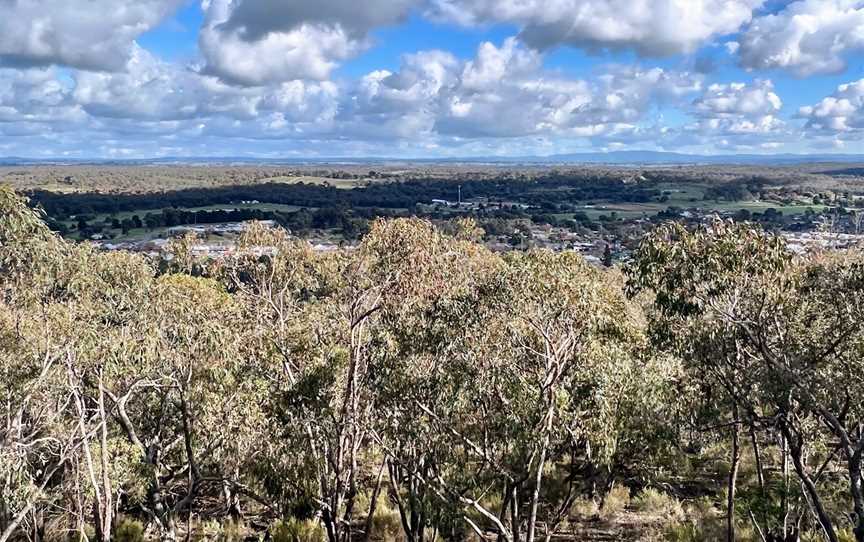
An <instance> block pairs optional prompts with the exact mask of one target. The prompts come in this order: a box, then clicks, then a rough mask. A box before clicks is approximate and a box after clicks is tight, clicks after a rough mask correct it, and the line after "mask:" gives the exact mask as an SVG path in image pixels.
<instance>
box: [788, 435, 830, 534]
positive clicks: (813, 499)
mask: <svg viewBox="0 0 864 542" xmlns="http://www.w3.org/2000/svg"><path fill="white" fill-rule="evenodd" d="M780 428H781V430H782V431H783V434H784V436H785V437H786V442H787V444H788V445H789V453H790V455H791V456H792V464H793V465H794V466H795V472H796V473H797V474H798V477H799V478H800V479H801V483H802V484H803V485H804V490H805V491H806V492H807V496H808V497H809V498H810V504H811V505H812V507H813V512H814V513H815V514H816V519H817V520H818V521H819V525H821V527H822V530H823V531H825V536H826V537H827V538H828V540H829V542H839V540H838V538H837V532H836V531H835V530H834V525H833V524H832V523H831V518H830V517H828V513H827V512H826V511H825V507H824V506H823V505H822V499H820V498H819V493H818V492H817V491H816V484H814V483H813V479H812V478H810V475H808V474H807V468H806V466H805V465H804V462H803V460H802V455H803V454H802V449H801V443H800V442H798V441H797V440H796V439H795V438H793V436H792V432H791V431H790V429H789V428H788V427H787V426H786V424H785V423H781V424H780Z"/></svg>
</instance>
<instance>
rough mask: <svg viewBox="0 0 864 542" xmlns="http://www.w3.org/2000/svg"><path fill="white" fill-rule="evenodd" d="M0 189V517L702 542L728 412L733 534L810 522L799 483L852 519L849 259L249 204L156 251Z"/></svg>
mask: <svg viewBox="0 0 864 542" xmlns="http://www.w3.org/2000/svg"><path fill="white" fill-rule="evenodd" d="M0 209H2V210H3V211H5V213H4V214H2V215H0V240H3V243H0V256H2V261H0V292H2V294H3V295H2V296H0V382H2V385H0V394H2V397H0V399H2V401H0V405H2V407H0V408H2V409H3V410H2V417H3V419H4V420H7V422H6V424H5V425H4V427H3V428H0V443H2V446H0V475H2V476H0V480H2V482H0V500H2V503H3V505H4V508H3V510H0V513H3V514H7V516H8V517H12V518H15V517H16V514H17V515H21V514H24V512H25V511H27V510H28V509H29V510H31V511H30V512H28V514H29V515H27V521H35V518H39V517H45V520H46V522H47V523H49V524H50V525H64V526H69V525H71V526H73V528H74V529H76V530H83V529H86V528H87V527H86V526H87V525H97V524H99V525H104V524H110V523H111V517H110V516H111V514H112V513H113V512H114V511H119V512H120V513H121V514H123V517H124V519H123V520H122V521H121V522H120V523H119V527H118V529H117V532H116V533H115V538H116V539H117V540H140V539H141V538H142V537H143V536H144V532H147V533H148V535H150V534H151V533H152V535H153V536H155V537H160V538H163V539H171V538H174V539H176V538H178V537H179V536H181V535H182V532H183V529H184V527H183V525H184V524H185V522H186V520H190V521H191V524H192V525H193V527H194V526H196V525H197V526H198V527H200V528H198V529H195V531H196V532H197V533H198V534H197V535H195V536H202V537H205V538H206V537H210V538H218V539H222V540H239V539H245V538H247V537H257V536H262V535H263V532H264V531H265V530H269V532H270V536H271V537H272V538H273V539H274V540H291V541H295V542H305V541H312V540H314V541H320V540H323V539H325V538H329V539H332V540H345V539H347V538H348V537H349V530H351V531H353V533H351V535H353V536H357V532H358V531H359V530H361V529H365V528H366V526H367V525H370V526H371V534H372V537H373V539H376V540H379V539H380V540H401V539H403V538H405V539H412V540H417V539H430V538H431V537H432V536H433V533H437V536H438V537H439V538H442V539H447V540H465V539H469V538H470V537H471V536H473V535H471V534H470V532H471V531H472V530H473V529H474V528H477V529H481V530H487V531H498V532H499V534H502V535H503V537H504V538H507V537H508V536H509V534H511V533H508V531H510V530H512V529H513V525H512V523H511V517H512V515H518V516H519V518H517V521H516V525H517V528H519V527H518V526H519V525H523V526H524V528H526V529H528V530H530V529H534V530H535V531H536V532H535V535H537V536H542V537H546V535H549V536H550V537H551V536H554V533H553V532H552V531H554V530H555V529H558V528H560V526H562V525H567V524H568V523H573V522H582V521H588V520H589V518H590V521H595V522H599V523H603V522H612V523H614V522H617V521H622V522H623V521H624V518H625V516H629V517H636V518H642V520H644V521H646V522H648V523H651V524H655V525H656V524H659V525H662V527H663V528H664V529H667V528H668V533H669V536H670V537H671V538H672V539H675V540H697V539H706V540H709V539H717V538H720V537H721V536H722V535H723V534H724V533H723V530H724V529H725V525H724V520H723V512H724V511H723V510H721V509H720V508H719V505H716V504H715V502H716V503H719V502H721V501H723V500H724V496H725V495H724V492H725V491H728V490H727V489H726V481H725V478H726V476H727V475H728V474H729V473H730V472H732V471H733V469H732V465H733V461H732V460H731V455H730V451H731V446H730V438H729V437H730V436H731V435H732V434H733V433H732V430H731V429H732V428H736V429H737V430H738V431H739V436H740V437H741V438H740V439H739V440H740V442H739V444H741V442H743V445H742V446H739V447H740V448H741V452H742V454H743V456H744V459H743V460H741V462H740V469H739V470H740V472H739V475H738V480H737V481H738V488H737V496H736V499H735V504H736V505H737V507H738V509H737V511H736V514H735V515H734V516H733V517H736V518H737V519H738V523H737V527H738V531H739V535H740V536H739V538H740V539H742V540H746V539H747V537H748V536H751V535H752V534H753V532H754V530H755V527H753V526H751V525H750V524H749V523H748V522H746V521H744V519H745V518H746V519H751V522H750V523H753V522H755V523H757V524H758V525H759V526H760V528H762V529H763V530H764V531H766V532H771V533H776V532H778V530H779V529H781V528H782V525H783V524H784V522H783V519H788V521H786V524H788V525H799V524H800V525H801V527H802V529H803V531H804V534H805V535H807V534H808V533H809V534H810V535H812V534H813V533H818V532H820V526H819V525H818V524H817V523H816V522H815V521H814V519H813V513H812V512H811V510H812V508H813V505H812V504H811V503H813V502H819V503H820V504H821V505H823V508H824V514H823V515H824V516H825V517H826V518H827V520H826V519H825V518H822V519H821V520H822V521H830V522H833V523H834V525H835V526H836V531H837V532H838V533H841V532H843V530H844V529H847V528H849V527H852V528H855V525H852V523H851V522H850V520H849V518H853V517H855V515H854V514H852V513H850V510H851V511H854V509H855V506H857V504H856V502H855V499H854V498H853V496H854V495H853V493H854V492H853V491H852V489H854V486H850V481H854V479H855V478H854V474H855V471H854V468H853V467H854V465H855V461H856V457H859V459H860V454H858V455H857V456H856V454H855V453H854V451H855V449H856V447H860V446H862V437H861V435H860V431H858V430H857V428H858V427H860V424H861V423H862V420H864V410H862V409H864V407H862V404H861V402H860V401H856V400H855V399H856V398H858V397H861V396H862V395H864V384H862V381H861V378H860V375H861V374H862V367H861V361H860V360H861V359H862V356H861V354H862V353H864V329H862V328H864V323H862V319H861V317H860V315H861V314H862V313H864V263H862V262H864V257H862V256H861V255H860V254H858V253H855V252H850V253H847V254H843V255H835V254H817V255H811V256H806V257H805V256H794V255H793V254H792V253H791V252H790V251H789V250H787V249H786V247H785V245H784V244H783V242H782V240H780V239H778V238H775V237H773V236H771V235H769V234H767V233H765V232H763V231H761V230H758V229H755V228H753V227H751V226H747V225H740V224H730V223H726V222H716V223H713V224H710V225H708V226H706V227H703V228H699V229H696V230H693V231H690V230H686V229H684V228H682V227H680V226H668V227H664V228H662V229H660V230H658V231H657V232H655V233H654V234H652V235H650V236H649V237H648V238H646V240H645V242H644V243H643V244H642V246H641V247H640V248H639V250H638V251H637V253H636V255H635V259H634V261H633V262H632V263H631V264H630V265H629V266H628V268H627V270H626V284H625V278H623V277H622V276H621V274H620V273H619V272H618V271H616V270H614V269H613V270H603V269H598V268H595V267H593V266H591V265H589V264H587V263H586V262H585V261H584V260H583V259H582V258H581V257H580V256H578V255H577V254H575V253H551V252H546V251H528V252H524V253H514V254H507V255H499V254H495V253H492V252H490V251H489V250H487V249H486V248H484V247H483V246H481V245H479V244H477V243H476V239H477V238H478V237H479V236H481V235H482V232H481V231H478V229H477V227H476V225H475V224H473V223H471V222H464V223H460V224H459V225H458V227H457V228H456V229H455V230H454V231H452V232H451V234H445V233H443V232H441V231H439V230H438V229H437V228H436V227H435V226H434V225H433V224H431V223H429V222H426V221H423V220H417V219H411V220H408V219H399V220H387V221H385V220H380V221H375V222H374V223H372V225H371V228H370V230H369V232H368V234H367V235H366V236H365V237H364V238H363V240H362V242H361V243H360V245H359V246H358V247H357V248H356V249H355V250H350V251H338V252H335V253H328V254H322V253H315V252H314V251H312V250H311V249H310V248H309V247H308V246H306V245H304V244H301V243H298V242H296V241H294V240H292V239H291V238H290V237H289V236H288V234H287V233H286V232H284V231H281V230H278V229H275V230H273V229H266V228H263V227H261V226H260V225H256V226H253V227H251V228H250V229H249V231H247V232H246V233H245V234H244V236H243V237H242V239H241V241H240V244H239V246H238V248H237V251H236V252H234V253H232V254H230V255H229V256H226V257H225V258H222V259H219V260H209V261H202V260H199V259H197V258H194V257H193V256H192V252H191V250H190V245H191V239H186V240H184V241H181V242H179V243H178V244H177V246H176V247H175V254H174V255H175V258H174V259H172V263H171V264H170V265H164V264H162V265H160V264H156V263H154V262H152V261H150V260H149V259H147V258H146V257H144V256H141V255H135V254H128V253H123V252H120V253H102V252H99V251H96V250H94V249H93V248H91V247H89V246H86V245H76V244H72V243H69V242H66V241H63V240H61V239H59V238H56V237H55V236H54V235H53V234H51V233H50V232H47V231H46V230H45V229H44V226H43V225H42V223H41V221H40V218H39V215H38V214H37V213H34V212H33V211H30V210H29V209H27V208H26V206H25V204H24V201H23V200H22V199H21V198H20V197H18V196H16V195H15V194H14V193H11V192H9V191H8V190H7V191H3V190H0ZM628 293H629V294H630V295H632V296H635V297H632V298H629V297H628V295H627V294H628ZM751 438H752V439H755V442H757V443H758V444H759V446H760V456H759V461H758V463H759V466H761V467H762V469H761V470H760V471H759V472H757V461H756V460H755V459H754V458H753V457H752V456H753V454H754V453H755V450H754V449H753V444H752V443H751ZM796 461H797V463H800V465H798V464H796ZM796 466H797V467H798V469H797V471H800V472H796ZM808 473H809V474H808ZM808 476H814V477H817V478H818V480H817V481H816V482H817V483H815V484H814V485H815V486H816V489H815V490H812V489H810V490H807V489H806V484H804V483H802V482H806V481H807V479H808ZM625 484H626V485H625ZM628 486H630V487H648V489H645V490H643V491H642V492H640V493H639V494H638V495H636V496H635V497H634V498H633V499H632V501H631V498H630V494H629V491H628V490H627V487H628ZM610 487H611V488H613V489H612V490H611V491H610V492H609V494H608V495H606V496H605V498H604V499H603V500H602V501H603V503H604V504H603V506H602V508H601V509H600V510H597V505H596V504H595V503H597V502H598V501H599V500H600V499H599V498H598V495H601V494H602V492H603V491H604V488H610ZM657 487H662V488H669V491H668V492H661V491H659V490H657V489H654V488H657ZM535 490H536V491H535ZM673 493H674V494H677V495H685V496H688V497H691V496H694V495H707V497H706V498H704V499H702V500H697V501H695V502H694V501H689V500H688V501H686V502H687V504H682V502H681V501H679V500H677V499H676V498H675V497H672V496H671V495H672V494H673ZM373 495H377V502H376V504H377V508H376V510H375V512H374V515H373V516H372V517H371V518H366V517H364V516H365V514H366V513H367V512H368V511H369V510H370V509H371V508H372V507H371V506H370V505H371V503H370V502H369V501H370V500H371V499H372V496H373ZM535 495H536V497H535ZM514 498H515V499H516V501H518V502H519V503H520V504H519V505H518V506H517V507H515V509H514V507H513V505H512V503H513V502H514ZM535 499H536V500H535ZM532 510H536V517H535V516H534V515H532V513H531V511H532ZM190 512H191V519H190V517H189V516H187V514H189V513H190ZM568 514H569V515H568ZM751 514H752V516H751ZM282 516H288V517H291V519H288V520H284V521H279V522H275V523H274V522H273V521H274V518H278V517H282ZM21 517H22V518H23V517H24V516H21ZM229 518H231V519H229ZM238 518H244V519H243V520H242V521H241V520H240V519H238ZM499 518H500V519H499ZM2 519H3V520H4V522H5V521H7V520H8V518H7V517H4V518H2ZM367 520H368V521H367ZM139 522H141V523H139ZM144 522H146V531H145V523H144ZM469 522H470V523H469ZM208 526H212V527H213V528H212V529H208ZM361 526H362V527H361ZM546 529H548V530H549V532H546ZM403 531H405V532H403ZM838 536H844V535H838ZM520 538H522V537H521V536H520Z"/></svg>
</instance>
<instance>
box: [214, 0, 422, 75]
mask: <svg viewBox="0 0 864 542" xmlns="http://www.w3.org/2000/svg"><path fill="white" fill-rule="evenodd" d="M413 2H414V0H365V1H364V2H357V1H356V0H292V1H290V2H286V1H283V0H204V1H203V2H202V8H203V9H204V11H205V14H206V17H205V18H206V20H205V22H204V25H203V27H202V28H201V32H200V35H199V46H200V49H201V53H202V54H203V56H204V59H205V61H206V64H205V66H204V68H203V69H204V73H209V74H213V75H216V76H218V77H220V78H222V79H223V80H225V81H227V82H230V83H234V84H239V85H247V86H254V85H266V84H271V83H278V82H283V81H290V80H294V79H316V80H325V79H327V78H329V76H330V72H331V71H332V70H333V69H334V68H335V67H336V66H337V65H338V63H339V62H342V61H344V60H346V59H348V58H351V57H352V56H354V55H356V54H357V53H359V52H360V51H362V50H364V49H365V48H367V47H368V46H369V44H370V40H369V37H368V32H369V31H370V30H372V29H373V28H376V27H379V26H384V25H388V24H394V23H396V22H398V21H399V20H400V19H402V18H403V17H404V16H405V15H406V14H407V10H408V8H409V7H410V5H411V4H413Z"/></svg>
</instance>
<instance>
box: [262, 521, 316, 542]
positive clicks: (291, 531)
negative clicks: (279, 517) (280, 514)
mask: <svg viewBox="0 0 864 542" xmlns="http://www.w3.org/2000/svg"><path fill="white" fill-rule="evenodd" d="M270 536H271V537H272V539H273V542H323V541H324V540H326V536H325V533H324V528H323V527H322V526H321V524H320V523H318V522H317V521H314V520H311V519H304V520H298V519H296V518H291V519H289V520H287V521H277V522H276V523H275V524H273V526H272V527H271V528H270Z"/></svg>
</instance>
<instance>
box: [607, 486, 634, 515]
mask: <svg viewBox="0 0 864 542" xmlns="http://www.w3.org/2000/svg"><path fill="white" fill-rule="evenodd" d="M629 505H630V490H629V489H628V488H627V487H626V486H623V485H617V486H612V489H610V490H609V493H608V494H607V495H606V498H605V499H603V506H602V507H601V508H600V516H601V517H604V518H611V517H614V516H617V515H618V514H620V513H621V512H623V511H624V509H625V508H627V506H629Z"/></svg>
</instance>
